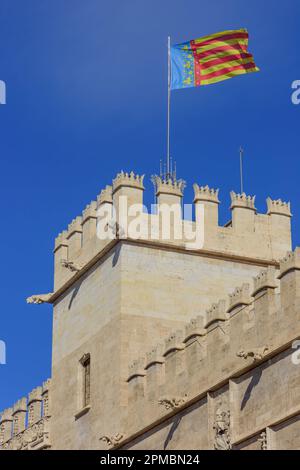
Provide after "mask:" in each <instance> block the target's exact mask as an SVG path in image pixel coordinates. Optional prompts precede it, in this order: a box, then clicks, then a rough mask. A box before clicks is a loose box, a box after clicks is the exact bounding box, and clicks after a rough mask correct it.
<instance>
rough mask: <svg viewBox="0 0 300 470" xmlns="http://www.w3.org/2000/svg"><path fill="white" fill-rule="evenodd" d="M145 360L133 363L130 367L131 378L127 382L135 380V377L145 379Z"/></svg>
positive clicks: (141, 359) (140, 359) (142, 358)
mask: <svg viewBox="0 0 300 470" xmlns="http://www.w3.org/2000/svg"><path fill="white" fill-rule="evenodd" d="M145 375H146V372H145V358H144V357H141V358H139V359H137V360H135V361H133V362H132V364H131V365H130V366H129V377H128V379H127V382H129V381H130V380H132V379H134V378H135V377H145Z"/></svg>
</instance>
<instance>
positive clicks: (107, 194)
mask: <svg viewBox="0 0 300 470" xmlns="http://www.w3.org/2000/svg"><path fill="white" fill-rule="evenodd" d="M112 203H113V196H112V186H110V185H106V187H105V189H102V191H101V192H100V194H99V195H98V196H97V208H99V207H100V206H101V205H102V204H110V205H111V204H112Z"/></svg>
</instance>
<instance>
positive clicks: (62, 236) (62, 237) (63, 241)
mask: <svg viewBox="0 0 300 470" xmlns="http://www.w3.org/2000/svg"><path fill="white" fill-rule="evenodd" d="M67 236H68V232H67V230H64V231H63V232H61V233H59V234H58V236H57V237H56V239H55V246H54V252H55V251H56V250H58V248H60V247H61V246H66V247H67V246H68V244H69V242H68V240H67Z"/></svg>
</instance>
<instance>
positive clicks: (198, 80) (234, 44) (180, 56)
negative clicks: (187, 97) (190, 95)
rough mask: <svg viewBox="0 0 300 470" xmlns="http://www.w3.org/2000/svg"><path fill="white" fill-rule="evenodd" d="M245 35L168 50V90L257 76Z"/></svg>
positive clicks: (225, 33) (243, 32)
mask: <svg viewBox="0 0 300 470" xmlns="http://www.w3.org/2000/svg"><path fill="white" fill-rule="evenodd" d="M248 39H249V35H248V31H247V30H246V29H237V30H229V31H223V32H221V33H215V34H212V35H210V36H205V37H203V38H200V39H194V40H192V41H188V42H184V43H182V44H176V45H174V46H172V47H171V89H172V90H175V89H178V88H188V87H194V86H201V85H210V84H211V83H216V82H220V81H222V80H227V79H228V78H231V77H235V76H236V75H242V74H244V73H250V72H258V71H259V68H258V67H256V65H255V63H254V59H253V56H252V54H250V53H249V52H248Z"/></svg>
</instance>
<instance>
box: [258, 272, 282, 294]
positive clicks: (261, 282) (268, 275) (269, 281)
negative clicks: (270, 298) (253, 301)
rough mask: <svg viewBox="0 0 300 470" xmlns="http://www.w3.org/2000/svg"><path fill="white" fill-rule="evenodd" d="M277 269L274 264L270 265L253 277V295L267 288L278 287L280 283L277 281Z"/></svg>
mask: <svg viewBox="0 0 300 470" xmlns="http://www.w3.org/2000/svg"><path fill="white" fill-rule="evenodd" d="M276 277H277V276H276V269H275V267H274V266H268V268H267V269H264V270H263V271H261V272H260V273H259V274H258V275H257V276H255V277H254V278H253V284H254V290H253V292H252V297H255V296H256V295H257V294H258V293H260V292H261V291H263V290H266V289H276V288H277V287H278V285H279V283H278V282H277V281H276Z"/></svg>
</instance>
